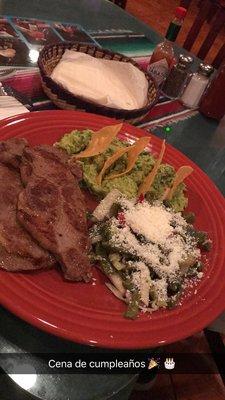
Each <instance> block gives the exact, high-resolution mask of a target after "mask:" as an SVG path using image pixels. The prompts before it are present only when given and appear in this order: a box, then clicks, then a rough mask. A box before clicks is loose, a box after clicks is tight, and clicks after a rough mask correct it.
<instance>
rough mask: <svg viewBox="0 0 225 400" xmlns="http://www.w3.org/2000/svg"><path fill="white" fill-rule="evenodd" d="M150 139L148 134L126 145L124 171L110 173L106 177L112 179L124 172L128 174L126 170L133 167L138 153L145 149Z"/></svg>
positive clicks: (128, 170)
mask: <svg viewBox="0 0 225 400" xmlns="http://www.w3.org/2000/svg"><path fill="white" fill-rule="evenodd" d="M150 140H151V137H150V136H145V137H142V138H140V139H139V140H137V141H136V143H135V144H134V145H133V146H130V147H128V149H127V168H126V169H125V171H123V172H120V173H119V174H114V175H110V177H109V178H108V179H114V178H118V176H123V175H125V174H128V172H130V171H131V170H132V169H133V168H134V166H135V163H136V161H137V158H138V156H139V154H140V153H141V152H142V151H143V150H144V149H145V147H146V146H147V145H148V143H149V142H150Z"/></svg>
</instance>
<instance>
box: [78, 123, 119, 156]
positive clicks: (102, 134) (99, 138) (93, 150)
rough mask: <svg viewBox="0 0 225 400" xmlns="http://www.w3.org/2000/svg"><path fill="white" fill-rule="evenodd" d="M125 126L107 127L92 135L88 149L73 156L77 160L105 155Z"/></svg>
mask: <svg viewBox="0 0 225 400" xmlns="http://www.w3.org/2000/svg"><path fill="white" fill-rule="evenodd" d="M122 125H123V124H116V125H110V126H105V127H104V128H102V129H100V130H99V131H96V132H94V133H93V134H92V137H91V140H90V143H89V145H88V147H87V148H86V149H85V150H84V151H82V152H81V153H79V154H76V155H74V156H73V158H75V159H80V158H85V157H93V156H97V155H98V154H101V153H103V152H104V151H105V150H107V148H108V147H109V145H110V143H111V142H112V140H113V139H114V138H115V137H116V135H117V134H118V133H119V131H120V129H121V128H122Z"/></svg>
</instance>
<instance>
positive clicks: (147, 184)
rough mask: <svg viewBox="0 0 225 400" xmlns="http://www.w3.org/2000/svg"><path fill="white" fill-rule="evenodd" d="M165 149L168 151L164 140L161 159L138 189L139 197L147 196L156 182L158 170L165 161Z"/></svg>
mask: <svg viewBox="0 0 225 400" xmlns="http://www.w3.org/2000/svg"><path fill="white" fill-rule="evenodd" d="M165 149H166V145H165V140H163V143H162V147H161V150H160V154H159V158H158V159H157V161H156V162H155V165H154V167H153V169H152V170H151V171H150V172H149V174H148V175H147V176H146V178H145V180H144V181H143V182H142V184H141V185H140V187H139V189H138V196H140V195H141V194H143V195H145V194H146V193H147V192H148V191H149V189H150V188H151V185H152V184H153V182H154V179H155V176H156V174H157V171H158V169H159V167H160V164H161V162H162V159H163V156H164V153H165Z"/></svg>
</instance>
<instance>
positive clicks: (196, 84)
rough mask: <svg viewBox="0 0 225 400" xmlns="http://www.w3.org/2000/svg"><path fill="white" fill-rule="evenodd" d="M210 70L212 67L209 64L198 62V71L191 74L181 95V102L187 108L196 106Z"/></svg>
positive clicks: (206, 83) (207, 80) (211, 70)
mask: <svg viewBox="0 0 225 400" xmlns="http://www.w3.org/2000/svg"><path fill="white" fill-rule="evenodd" d="M212 72H213V67H212V66H211V65H208V64H203V63H201V64H199V68H198V71H197V72H195V73H193V74H192V75H191V78H190V81H189V83H188V85H187V87H186V88H185V90H184V92H183V94H182V96H181V102H182V103H183V104H184V105H185V106H187V107H188V108H198V105H199V102H200V100H201V97H202V95H203V93H204V91H205V89H206V87H207V86H208V83H209V77H210V75H211V74H212Z"/></svg>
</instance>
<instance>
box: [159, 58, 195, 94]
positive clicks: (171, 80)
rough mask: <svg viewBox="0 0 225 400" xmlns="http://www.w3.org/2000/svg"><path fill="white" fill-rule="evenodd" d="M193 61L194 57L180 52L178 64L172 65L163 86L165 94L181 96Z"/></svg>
mask: <svg viewBox="0 0 225 400" xmlns="http://www.w3.org/2000/svg"><path fill="white" fill-rule="evenodd" d="M192 62H193V58H192V57H190V56H185V55H183V54H180V56H179V61H178V64H177V65H174V66H173V67H172V69H171V71H170V73H169V75H168V77H167V79H166V81H165V83H164V85H163V87H162V92H163V94H164V95H165V96H167V97H170V98H171V99H176V98H178V97H180V94H181V93H182V90H183V88H184V85H185V83H186V80H187V77H188V76H189V68H190V66H191V64H192Z"/></svg>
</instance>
